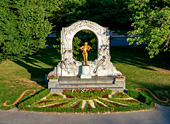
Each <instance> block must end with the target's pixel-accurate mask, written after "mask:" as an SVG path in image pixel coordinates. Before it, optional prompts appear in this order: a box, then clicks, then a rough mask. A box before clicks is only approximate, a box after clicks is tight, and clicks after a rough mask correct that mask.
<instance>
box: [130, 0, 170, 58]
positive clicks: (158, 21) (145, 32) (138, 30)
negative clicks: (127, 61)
mask: <svg viewBox="0 0 170 124" xmlns="http://www.w3.org/2000/svg"><path fill="white" fill-rule="evenodd" d="M129 9H130V10H131V11H136V13H135V14H133V16H132V18H131V19H132V20H133V21H134V22H133V23H132V27H133V28H134V30H132V31H129V34H130V35H131V38H128V41H130V44H132V43H133V42H134V41H137V44H141V43H146V45H147V46H146V49H147V50H149V55H150V58H153V57H154V56H155V55H157V54H158V53H159V52H160V51H164V52H165V51H168V50H170V42H169V41H170V1H169V0H131V3H130V4H129Z"/></svg>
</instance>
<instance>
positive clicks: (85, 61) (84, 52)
mask: <svg viewBox="0 0 170 124" xmlns="http://www.w3.org/2000/svg"><path fill="white" fill-rule="evenodd" d="M80 49H81V50H83V52H82V55H83V58H84V65H85V66H87V65H88V63H87V61H88V53H87V51H89V50H90V49H92V48H91V47H90V46H89V45H88V43H87V42H85V43H84V46H82V47H80Z"/></svg>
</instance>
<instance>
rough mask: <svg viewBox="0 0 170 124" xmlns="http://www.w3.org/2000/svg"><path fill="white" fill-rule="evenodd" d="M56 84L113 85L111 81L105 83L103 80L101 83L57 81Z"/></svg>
mask: <svg viewBox="0 0 170 124" xmlns="http://www.w3.org/2000/svg"><path fill="white" fill-rule="evenodd" d="M57 84H59V85H113V82H112V83H105V82H103V83H89V82H88V83H87V82H86V83H84V82H82V83H70V82H69V83H62V82H58V83H57Z"/></svg>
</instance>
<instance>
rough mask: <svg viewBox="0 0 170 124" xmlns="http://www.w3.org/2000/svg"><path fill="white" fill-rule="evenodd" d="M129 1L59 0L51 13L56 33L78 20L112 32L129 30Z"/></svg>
mask: <svg viewBox="0 0 170 124" xmlns="http://www.w3.org/2000/svg"><path fill="white" fill-rule="evenodd" d="M128 2H129V0H59V1H58V7H57V8H56V9H55V11H54V12H53V14H54V18H53V23H54V24H55V25H56V29H55V30H57V31H60V30H61V27H66V26H69V25H71V24H72V23H74V22H77V21H80V20H90V21H94V22H96V23H98V24H100V25H102V26H104V27H109V29H112V30H115V31H116V30H126V31H127V30H129V28H131V27H130V24H131V21H130V19H129V18H130V17H131V12H130V11H129V9H128Z"/></svg>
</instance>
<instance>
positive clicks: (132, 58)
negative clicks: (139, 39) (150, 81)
mask: <svg viewBox="0 0 170 124" xmlns="http://www.w3.org/2000/svg"><path fill="white" fill-rule="evenodd" d="M111 56H112V59H111V61H112V62H113V63H116V62H118V63H125V64H129V65H134V66H137V67H139V68H143V69H148V70H154V69H153V68H150V66H155V67H157V68H162V69H165V70H170V64H169V62H170V57H169V56H170V53H169V52H166V53H160V54H158V55H157V56H155V58H153V59H150V58H149V55H148V51H147V50H145V46H137V47H134V46H123V47H111Z"/></svg>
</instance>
